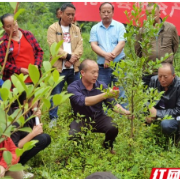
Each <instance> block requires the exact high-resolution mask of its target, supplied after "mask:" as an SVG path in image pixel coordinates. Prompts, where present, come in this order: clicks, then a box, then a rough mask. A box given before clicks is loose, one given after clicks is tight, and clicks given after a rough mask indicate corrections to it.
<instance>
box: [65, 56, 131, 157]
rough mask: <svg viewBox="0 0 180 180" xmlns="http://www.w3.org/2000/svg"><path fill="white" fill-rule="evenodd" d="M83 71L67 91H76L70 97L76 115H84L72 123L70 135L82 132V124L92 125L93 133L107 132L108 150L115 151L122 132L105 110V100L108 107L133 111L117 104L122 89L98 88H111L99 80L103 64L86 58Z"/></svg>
mask: <svg viewBox="0 0 180 180" xmlns="http://www.w3.org/2000/svg"><path fill="white" fill-rule="evenodd" d="M80 71H81V76H82V78H81V79H80V80H78V81H75V82H73V83H72V84H70V85H69V86H68V89H67V90H68V92H69V93H72V94H74V95H73V96H71V97H70V101H71V106H72V108H73V111H74V115H75V117H77V115H78V114H80V115H83V117H82V121H80V122H77V120H76V119H74V121H73V122H72V123H71V125H70V132H69V134H70V135H72V136H75V135H76V133H78V132H81V131H82V127H89V125H91V126H92V127H93V130H92V131H93V132H100V133H105V140H104V144H103V145H104V147H105V148H106V149H108V148H109V147H110V148H111V153H112V154H114V153H115V152H114V151H113V142H114V140H115V138H116V136H117V135H118V128H117V124H115V123H113V122H112V118H111V117H109V116H107V115H106V114H105V113H104V111H103V108H102V103H103V102H104V103H105V104H106V106H108V107H109V108H112V109H114V111H116V112H117V113H121V114H124V115H130V112H129V111H127V110H126V109H124V108H123V107H122V106H121V105H119V104H115V102H114V99H113V98H114V97H117V96H118V95H119V90H112V89H111V90H110V92H109V93H102V91H101V90H99V89H98V88H100V86H102V87H103V89H107V88H108V87H107V85H106V84H105V83H103V82H101V81H97V78H98V73H99V67H98V65H97V63H96V62H95V61H93V60H89V59H86V60H84V61H83V62H82V63H81V65H80ZM114 104H115V106H114ZM114 107H115V108H114ZM77 119H79V117H77ZM93 122H94V123H93Z"/></svg>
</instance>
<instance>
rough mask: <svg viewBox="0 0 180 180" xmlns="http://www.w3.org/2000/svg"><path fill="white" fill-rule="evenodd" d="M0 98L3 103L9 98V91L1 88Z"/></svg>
mask: <svg viewBox="0 0 180 180" xmlns="http://www.w3.org/2000/svg"><path fill="white" fill-rule="evenodd" d="M0 94H1V98H2V100H3V101H6V100H7V99H8V96H9V90H8V89H7V88H1V89H0Z"/></svg>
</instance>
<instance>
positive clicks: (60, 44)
mask: <svg viewBox="0 0 180 180" xmlns="http://www.w3.org/2000/svg"><path fill="white" fill-rule="evenodd" d="M62 44H63V40H61V41H59V42H58V43H57V45H56V49H55V51H56V55H57V54H58V52H59V48H60V47H61V46H62Z"/></svg>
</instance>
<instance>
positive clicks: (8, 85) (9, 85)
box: [2, 79, 11, 90]
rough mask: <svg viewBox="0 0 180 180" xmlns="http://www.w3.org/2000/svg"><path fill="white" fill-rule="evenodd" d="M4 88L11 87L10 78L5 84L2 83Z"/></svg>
mask: <svg viewBox="0 0 180 180" xmlns="http://www.w3.org/2000/svg"><path fill="white" fill-rule="evenodd" d="M2 88H7V89H8V90H10V89H11V81H10V80H9V79H8V80H6V81H5V82H4V83H3V85H2Z"/></svg>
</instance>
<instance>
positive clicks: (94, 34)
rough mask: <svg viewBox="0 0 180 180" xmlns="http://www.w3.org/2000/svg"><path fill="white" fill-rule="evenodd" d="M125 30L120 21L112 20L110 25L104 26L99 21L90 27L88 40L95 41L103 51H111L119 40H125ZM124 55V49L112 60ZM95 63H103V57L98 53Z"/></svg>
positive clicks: (117, 60)
mask: <svg viewBox="0 0 180 180" xmlns="http://www.w3.org/2000/svg"><path fill="white" fill-rule="evenodd" d="M125 32H126V30H125V27H124V25H123V24H122V23H120V22H117V21H115V20H112V22H111V24H110V26H109V27H108V28H106V27H105V26H104V25H103V23H102V21H101V22H99V23H98V24H96V25H94V26H93V27H92V29H91V32H90V40H89V42H97V43H98V46H99V47H100V48H101V49H102V50H103V51H105V52H112V51H113V49H114V48H115V47H116V46H117V44H118V43H119V42H120V41H126V40H125V38H124V33H125ZM124 57H125V54H124V50H122V51H121V53H120V54H119V55H118V56H117V57H116V58H115V59H114V62H119V61H120V60H121V59H122V58H124ZM97 63H98V64H104V57H102V56H99V55H98V59H97Z"/></svg>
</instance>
